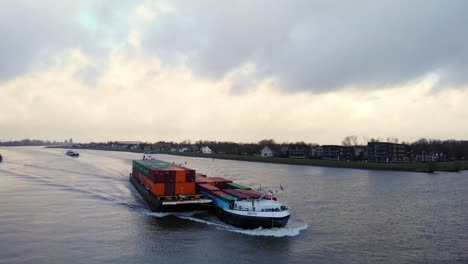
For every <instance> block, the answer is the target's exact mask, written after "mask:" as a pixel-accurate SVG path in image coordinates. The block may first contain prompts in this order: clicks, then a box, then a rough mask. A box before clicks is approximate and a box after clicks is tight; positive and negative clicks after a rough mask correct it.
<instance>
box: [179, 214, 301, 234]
mask: <svg viewBox="0 0 468 264" xmlns="http://www.w3.org/2000/svg"><path fill="white" fill-rule="evenodd" d="M180 218H183V219H187V220H191V221H194V222H198V223H203V224H207V225H211V226H215V227H217V228H220V229H223V230H226V231H229V232H234V233H240V234H244V235H250V236H268V237H293V236H297V235H299V234H300V232H301V231H302V230H305V229H307V228H308V227H309V226H308V225H307V224H305V223H304V222H302V221H294V222H290V223H288V224H287V225H286V226H285V227H279V228H261V227H259V228H257V229H241V228H237V227H234V226H231V225H228V224H224V223H217V222H214V221H209V220H205V219H200V218H196V217H184V216H182V217H180Z"/></svg>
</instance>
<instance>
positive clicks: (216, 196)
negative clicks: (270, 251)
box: [130, 153, 290, 229]
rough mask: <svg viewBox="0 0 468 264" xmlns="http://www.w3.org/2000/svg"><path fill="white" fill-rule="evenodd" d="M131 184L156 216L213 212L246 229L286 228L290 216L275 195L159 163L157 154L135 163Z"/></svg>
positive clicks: (223, 219) (144, 157) (225, 220)
mask: <svg viewBox="0 0 468 264" xmlns="http://www.w3.org/2000/svg"><path fill="white" fill-rule="evenodd" d="M130 182H131V183H132V184H133V185H134V186H135V188H136V189H137V190H138V192H139V193H140V194H141V195H142V197H143V198H144V199H145V201H146V203H147V204H148V206H149V207H150V209H151V210H152V211H155V212H176V211H192V210H210V211H213V212H214V213H215V214H216V216H217V217H218V218H219V219H220V220H221V221H223V222H225V223H228V224H230V225H233V226H236V227H240V228H246V229H255V228H259V227H264V228H273V227H284V226H285V225H286V224H287V223H288V220H289V216H290V213H289V208H288V207H287V206H286V205H284V204H282V203H280V202H278V201H277V199H276V197H274V196H273V195H272V194H269V193H264V192H259V191H254V190H252V189H251V188H250V187H246V186H243V185H240V184H237V183H234V182H232V181H230V180H227V179H224V178H221V177H207V176H206V175H204V174H200V173H196V172H195V170H192V169H189V168H186V167H183V166H181V165H175V164H173V163H168V162H165V161H161V160H157V159H155V153H145V154H144V156H143V160H134V161H133V170H132V173H130Z"/></svg>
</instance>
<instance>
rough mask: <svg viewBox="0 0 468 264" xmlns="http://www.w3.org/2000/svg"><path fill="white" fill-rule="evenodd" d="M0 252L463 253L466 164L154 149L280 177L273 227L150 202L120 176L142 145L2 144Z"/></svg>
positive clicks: (40, 258) (131, 255)
mask: <svg viewBox="0 0 468 264" xmlns="http://www.w3.org/2000/svg"><path fill="white" fill-rule="evenodd" d="M0 153H2V155H3V156H4V158H5V159H4V162H3V163H0V199H1V200H0V201H1V203H0V248H1V249H2V250H0V263H65V262H70V263H102V262H113V263H143V262H145V263H146V262H159V261H160V262H162V261H164V262H165V263H181V262H188V263H193V262H196V263H198V262H221V263H251V262H252V261H253V260H255V262H260V263H281V262H284V263H294V262H296V263H306V262H308V263H311V262H312V263H350V262H356V263H377V262H378V263H385V262H387V263H396V262H407V263H408V262H411V263H413V262H424V263H426V262H431V263H432V262H434V263H466V262H467V259H468V256H467V252H468V244H467V243H466V241H468V220H467V219H468V173H467V172H462V173H441V174H423V173H406V172H387V171H363V170H349V169H335V168H320V167H306V166H292V165H275V164H262V163H253V162H239V161H227V160H212V159H202V158H189V157H179V156H169V155H160V158H161V159H163V160H166V161H169V162H175V163H182V164H185V163H187V164H186V166H188V167H191V168H194V169H196V170H198V171H200V172H203V173H205V174H208V175H210V176H221V177H225V178H229V179H232V180H234V181H236V182H239V183H241V184H244V185H249V186H252V187H258V186H260V185H262V187H270V188H272V189H273V190H275V189H279V186H280V185H281V186H283V187H284V188H285V189H286V191H284V192H282V191H279V192H278V196H279V198H280V200H281V201H283V202H284V203H286V204H288V205H289V206H290V207H291V212H292V216H291V220H290V223H289V224H288V225H287V226H286V227H285V228H281V229H258V230H242V229H238V228H235V227H232V226H229V225H226V224H225V223H223V222H220V221H219V220H218V219H217V218H216V217H214V216H212V215H211V214H209V213H206V212H192V213H182V214H181V213H177V214H171V213H169V214H167V213H153V212H151V211H149V210H148V209H147V208H146V205H145V203H144V201H143V200H142V198H141V196H140V195H139V194H138V193H137V192H136V191H135V189H134V188H133V186H131V184H129V182H128V173H129V172H130V169H131V161H132V159H139V158H141V154H135V153H124V152H107V151H91V150H81V151H80V157H79V158H71V157H67V156H65V154H64V153H65V150H63V149H45V148H37V147H19V148H0Z"/></svg>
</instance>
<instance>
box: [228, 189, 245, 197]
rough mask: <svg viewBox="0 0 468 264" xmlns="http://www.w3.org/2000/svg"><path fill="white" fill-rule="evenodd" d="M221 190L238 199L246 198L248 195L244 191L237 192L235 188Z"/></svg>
mask: <svg viewBox="0 0 468 264" xmlns="http://www.w3.org/2000/svg"><path fill="white" fill-rule="evenodd" d="M223 191H224V192H225V193H227V194H230V195H232V196H234V197H236V198H239V199H247V198H249V197H250V196H248V195H247V194H245V193H242V192H239V190H237V189H224V190H223Z"/></svg>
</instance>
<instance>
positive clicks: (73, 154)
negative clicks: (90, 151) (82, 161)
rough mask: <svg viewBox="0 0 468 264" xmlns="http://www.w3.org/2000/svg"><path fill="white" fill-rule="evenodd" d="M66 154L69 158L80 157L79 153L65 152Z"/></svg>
mask: <svg viewBox="0 0 468 264" xmlns="http://www.w3.org/2000/svg"><path fill="white" fill-rule="evenodd" d="M66 154H67V156H70V157H79V156H80V153H78V152H75V151H73V150H67V152H66Z"/></svg>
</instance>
